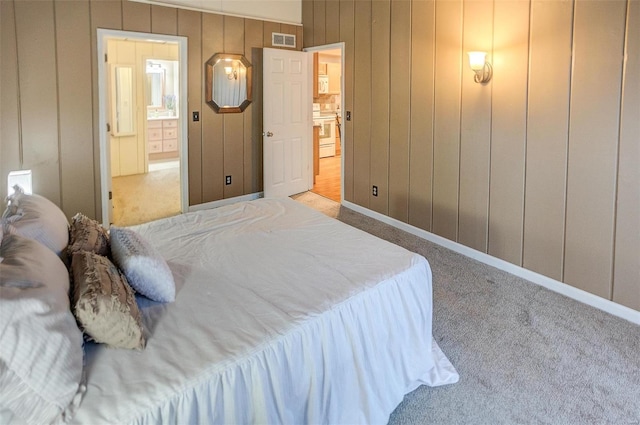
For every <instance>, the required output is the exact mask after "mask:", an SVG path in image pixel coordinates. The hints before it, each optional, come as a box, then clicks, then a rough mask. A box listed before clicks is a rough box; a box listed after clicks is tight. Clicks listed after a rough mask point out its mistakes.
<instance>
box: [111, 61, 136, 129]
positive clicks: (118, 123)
mask: <svg viewBox="0 0 640 425" xmlns="http://www.w3.org/2000/svg"><path fill="white" fill-rule="evenodd" d="M110 77H111V78H110V85H111V87H110V89H111V90H110V91H111V93H110V94H111V96H110V100H111V134H112V135H113V136H116V137H121V136H130V135H133V134H135V132H136V131H135V130H136V129H135V122H136V120H135V106H136V105H135V98H134V95H133V94H134V78H133V66H130V65H116V64H113V65H111V74H110Z"/></svg>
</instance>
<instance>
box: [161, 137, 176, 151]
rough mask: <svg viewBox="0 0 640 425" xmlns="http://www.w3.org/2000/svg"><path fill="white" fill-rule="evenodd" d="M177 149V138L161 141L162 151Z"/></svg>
mask: <svg viewBox="0 0 640 425" xmlns="http://www.w3.org/2000/svg"><path fill="white" fill-rule="evenodd" d="M177 150H178V139H172V140H163V141H162V152H175V151H177Z"/></svg>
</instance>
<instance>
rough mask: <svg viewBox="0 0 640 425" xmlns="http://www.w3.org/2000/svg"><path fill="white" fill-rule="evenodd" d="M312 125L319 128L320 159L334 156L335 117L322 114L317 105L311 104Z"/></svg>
mask: <svg viewBox="0 0 640 425" xmlns="http://www.w3.org/2000/svg"><path fill="white" fill-rule="evenodd" d="M313 125H318V126H320V158H325V157H328V156H335V154H336V115H335V113H326V114H323V113H322V112H321V109H320V104H319V103H314V104H313Z"/></svg>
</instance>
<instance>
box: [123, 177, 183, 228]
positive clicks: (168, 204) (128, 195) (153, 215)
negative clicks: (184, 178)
mask: <svg viewBox="0 0 640 425" xmlns="http://www.w3.org/2000/svg"><path fill="white" fill-rule="evenodd" d="M111 191H112V192H113V216H112V222H113V224H115V225H116V226H132V225H134V224H140V223H146V222H148V221H152V220H157V219H159V218H163V217H170V216H172V215H176V214H179V213H180V168H169V169H163V170H157V171H151V172H149V173H146V174H134V175H131V176H122V177H114V178H113V179H112V184H111Z"/></svg>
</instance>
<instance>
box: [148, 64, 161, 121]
mask: <svg viewBox="0 0 640 425" xmlns="http://www.w3.org/2000/svg"><path fill="white" fill-rule="evenodd" d="M154 65H155V64H154V63H153V62H151V61H147V78H146V84H147V87H146V90H145V98H146V102H147V108H158V109H162V108H164V102H163V99H164V79H165V71H164V69H163V68H161V67H160V66H154Z"/></svg>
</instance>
